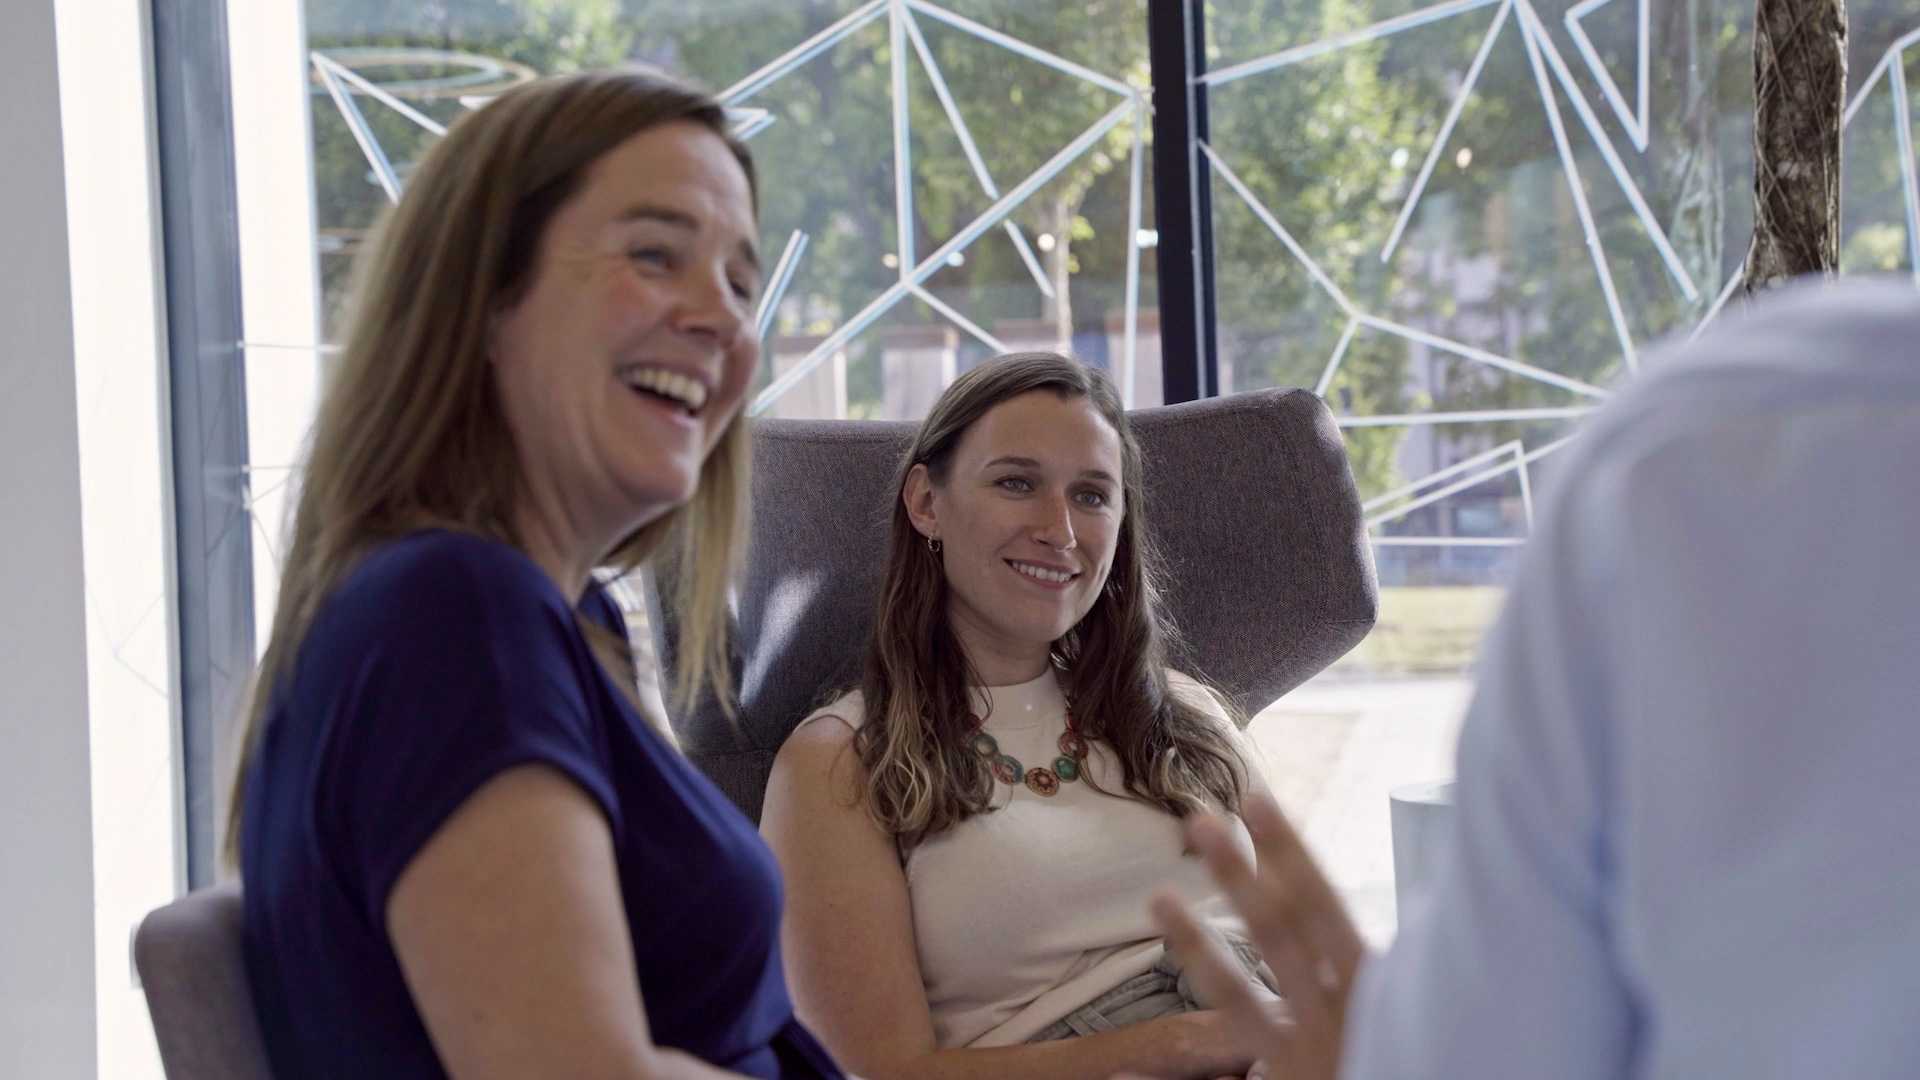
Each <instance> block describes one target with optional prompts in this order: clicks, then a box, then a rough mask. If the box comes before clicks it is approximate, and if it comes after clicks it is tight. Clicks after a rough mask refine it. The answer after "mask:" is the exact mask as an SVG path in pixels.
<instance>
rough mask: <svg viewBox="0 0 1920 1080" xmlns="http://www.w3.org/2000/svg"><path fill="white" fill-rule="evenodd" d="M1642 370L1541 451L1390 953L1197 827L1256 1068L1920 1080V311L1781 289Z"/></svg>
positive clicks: (1565, 1077) (1841, 290) (1288, 865)
mask: <svg viewBox="0 0 1920 1080" xmlns="http://www.w3.org/2000/svg"><path fill="white" fill-rule="evenodd" d="M1647 366H1648V368H1649V369H1650V370H1648V371H1647V373H1646V374H1644V375H1642V376H1640V377H1639V378H1638V379H1637V380H1636V381H1635V382H1633V383H1632V384H1631V385H1630V386H1629V387H1628V388H1627V389H1626V390H1625V391H1623V392H1622V393H1621V394H1620V395H1619V396H1618V398H1617V399H1616V400H1614V401H1613V402H1611V403H1609V404H1608V405H1607V406H1606V407H1605V408H1604V409H1602V410H1601V412H1600V413H1599V414H1597V415H1596V416H1594V417H1592V418H1591V419H1590V420H1589V422H1588V423H1587V425H1586V427H1585V429H1584V430H1583V432H1582V433H1581V435H1580V437H1579V439H1578V440H1577V441H1576V443H1575V444H1574V446H1572V447H1570V448H1569V449H1568V450H1567V451H1565V454H1566V457H1567V460H1565V461H1563V462H1561V465H1562V468H1561V469H1560V470H1559V472H1560V477H1561V479H1562V480H1563V481H1564V482H1563V483H1562V484H1561V485H1560V486H1559V488H1558V490H1557V493H1556V495H1555V496H1554V497H1553V498H1552V499H1551V501H1550V503H1549V508H1548V510H1547V511H1546V513H1545V515H1544V517H1543V520H1542V525H1541V527H1540V529H1539V531H1538V532H1537V533H1536V534H1535V537H1534V539H1533V541H1532V542H1531V543H1530V544H1529V545H1528V548H1527V551H1526V552H1525V554H1524V556H1523V558H1522V561H1521V568H1520V571H1519V576H1518V580H1517V581H1516V583H1515V585H1514V587H1513V589H1512V591H1511V593H1510V595H1509V598H1508V602H1507V606H1506V610H1505V612H1504V614H1503V615H1502V617H1501V619H1500V621H1499V624H1498V625H1497V627H1496V628H1495V630H1494V631H1493V633H1492V635H1491V637H1490V638H1489V639H1488V642H1487V645H1486V649H1485V653H1484V658H1483V664H1482V669H1481V672H1480V676H1479V686H1478V693H1477V696H1476V699H1475V701H1474V703H1473V706H1472V708H1471V709H1470V711H1469V713H1468V715H1467V719H1466V723H1465V726H1464V728H1463V731H1462V734H1461V741H1460V748H1459V767H1458V775H1459V783H1458V786H1457V788H1456V800H1457V809H1456V811H1455V813H1454V814H1453V815H1452V817H1453V820H1452V822H1451V824H1450V826H1449V829H1450V836H1449V840H1448V842H1447V844H1446V846H1445V849H1444V850H1443V851H1442V852H1441V858H1440V860H1439V869H1438V871H1437V873H1436V876H1435V880H1434V882H1433V884H1432V887H1431V889H1430V890H1429V892H1428V893H1427V894H1426V895H1425V896H1424V897H1423V898H1422V900H1421V901H1420V902H1417V903H1415V904H1413V905H1411V907H1412V910H1409V911H1405V912H1402V920H1401V929H1400V934H1399V939H1398V940H1397V941H1396V942H1395V943H1394V945H1393V947H1392V948H1391V949H1390V950H1389V951H1387V952H1386V953H1384V954H1382V955H1380V956H1377V957H1371V958H1369V957H1366V956H1365V955H1364V950H1363V949H1362V947H1361V945H1360V940H1359V938H1358V936H1357V935H1355V934H1354V933H1353V928H1352V925H1351V923H1350V922H1349V921H1348V920H1347V918H1346V915H1345V913H1344V912H1343V911H1342V910H1341V908H1340V905H1339V901H1338V900H1337V899H1336V898H1335V897H1334V894H1333V892H1332V890H1331V889H1330V888H1328V886H1327V884H1326V881H1325V879H1324V878H1323V877H1322V876H1321V875H1320V873H1319V871H1318V870H1317V869H1316V868H1315V867H1314V866H1313V863H1312V860H1311V858H1310V857H1309V856H1308V855H1307V853H1306V852H1305V849H1304V848H1303V847H1302V846H1301V845H1300V842H1299V840H1298V838H1297V837H1296V836H1295V835H1294V834H1293V832H1292V831H1291V829H1289V828H1288V826H1287V825H1286V823H1285V821H1284V819H1282V818H1281V816H1280V814H1279V812H1278V810H1277V808H1275V807H1274V806H1273V805H1272V804H1271V803H1270V802H1268V803H1264V804H1261V805H1256V806H1251V807H1249V812H1248V815H1247V821H1248V824H1249V826H1251V827H1253V828H1254V831H1255V835H1256V842H1257V847H1258V850H1259V858H1260V861H1259V867H1258V871H1257V873H1256V872H1255V870H1254V868H1253V867H1251V866H1249V865H1248V864H1246V863H1245V862H1244V861H1242V860H1241V859H1240V858H1239V856H1237V855H1234V854H1233V853H1232V852H1231V851H1230V850H1229V849H1228V848H1227V847H1226V846H1225V845H1223V844H1221V843H1220V840H1221V839H1222V833H1221V831H1220V830H1219V829H1218V823H1217V822H1200V823H1197V824H1196V825H1195V827H1194V829H1193V836H1194V839H1195V841H1196V843H1197V844H1198V846H1199V847H1200V848H1201V849H1202V850H1203V851H1204V852H1205V853H1206V855H1207V858H1208V860H1209V862H1210V864H1211V865H1212V867H1213V869H1214V871H1215V873H1216V875H1217V876H1219V877H1220V878H1221V880H1222V882H1223V884H1224V885H1225V886H1226V887H1227V889H1228V891H1229V893H1230V894H1231V895H1233V896H1234V898H1235V899H1236V901H1237V903H1238V904H1239V906H1240V907H1241V910H1242V912H1243V913H1244V914H1245V915H1246V916H1247V917H1248V919H1249V922H1250V923H1251V924H1252V926H1253V928H1254V929H1255V931H1256V935H1257V937H1258V939H1259V941H1260V943H1261V945H1262V948H1263V950H1264V951H1265V953H1266V956H1267V959H1268V961H1269V963H1270V965H1271V966H1273V967H1274V968H1275V969H1276V974H1278V975H1279V976H1280V977H1281V981H1282V983H1284V984H1286V986H1287V987H1289V988H1290V993H1289V998H1290V1001H1291V1004H1292V1006H1293V1010H1292V1012H1293V1015H1292V1016H1291V1017H1290V1018H1280V1017H1275V1016H1274V1015H1272V1014H1271V1013H1268V1012H1264V1011H1261V1010H1260V1009H1259V1008H1258V1007H1256V1006H1255V1005H1254V1003H1252V1002H1251V1001H1248V1000H1245V995H1244V994H1243V993H1240V992H1239V991H1238V989H1237V986H1236V984H1235V982H1234V981H1233V980H1231V979H1230V978H1228V977H1227V976H1228V975H1230V973H1231V972H1233V971H1237V968H1232V967H1226V966H1224V965H1222V966H1221V968H1220V970H1219V971H1218V972H1217V973H1216V974H1217V975H1218V976H1219V977H1218V978H1217V980H1216V981H1217V983H1218V990H1219V993H1220V994H1221V995H1222V996H1223V997H1225V998H1228V999H1234V998H1236V997H1237V998H1238V999H1239V1000H1238V1001H1237V1012H1236V1015H1237V1016H1238V1017H1239V1019H1240V1025H1239V1028H1238V1031H1239V1034H1240V1035H1241V1036H1242V1037H1244V1038H1246V1039H1247V1040H1249V1041H1250V1042H1251V1043H1254V1044H1257V1046H1258V1048H1259V1052H1261V1053H1263V1054H1265V1055H1266V1060H1265V1061H1264V1062H1263V1065H1264V1066H1265V1067H1266V1068H1267V1069H1268V1070H1269V1071H1270V1073H1271V1075H1272V1076H1274V1077H1276V1078H1279V1077H1285V1078H1287V1080H1311V1078H1313V1077H1330V1076H1333V1075H1336V1073H1337V1075H1339V1076H1342V1077H1346V1078H1349V1080H1375V1078H1395V1080H1399V1078H1413V1077H1447V1078H1456V1077H1457V1078H1473V1080H1483V1078H1484V1080H1498V1078H1507V1077H1512V1078H1524V1080H1587V1078H1592V1080H1601V1078H1609V1080H1611V1078H1618V1077H1649V1078H1662V1080H1665V1078H1673V1080H1679V1078H1688V1080H1691V1078H1699V1077H1737V1078H1741V1080H1756V1078H1772V1077H1809V1078H1811V1077H1818V1078H1821V1080H1826V1078H1832V1077H1846V1078H1850V1080H1851V1078H1868V1077H1915V1076H1920V839H1916V835H1917V834H1920V567H1917V566H1916V556H1915V550H1916V548H1917V547H1920V293H1916V292H1915V291H1914V290H1913V289H1912V288H1910V287H1908V286H1907V285H1905V284H1904V283H1893V282H1886V281H1880V282H1850V283H1846V284H1841V285H1832V286H1822V285H1815V284H1801V285H1795V286H1792V287H1790V288H1788V289H1785V290H1782V291H1780V292H1778V293H1774V294H1770V295H1768V296H1766V297H1765V298H1764V299H1763V300H1762V301H1761V302H1760V303H1758V304H1756V305H1755V306H1754V309H1753V310H1751V311H1749V312H1744V313H1742V314H1740V315H1738V316H1729V317H1727V318H1725V319H1723V321H1722V322H1721V323H1719V324H1717V325H1715V326H1714V327H1712V328H1710V329H1709V331H1708V332H1707V333H1706V334H1705V335H1703V336H1702V337H1701V338H1700V339H1699V340H1698V341H1696V342H1694V343H1692V344H1689V345H1684V346H1680V347H1678V348H1675V349H1672V350H1671V351H1669V352H1668V353H1667V354H1666V355H1664V356H1662V357H1655V358H1651V359H1650V360H1649V363H1648V365H1647ZM1158 911H1159V914H1160V915H1161V917H1162V919H1163V921H1164V922H1166V923H1167V924H1168V929H1169V933H1170V936H1172V937H1173V938H1175V940H1176V942H1177V943H1178V942H1180V941H1183V940H1184V941H1185V942H1186V943H1187V947H1189V948H1190V949H1192V950H1193V951H1195V952H1196V953H1201V954H1207V953H1208V945H1207V943H1206V942H1205V941H1203V940H1201V939H1199V938H1198V937H1196V936H1195V935H1194V934H1193V933H1192V931H1193V923H1192V921H1191V920H1190V919H1188V918H1186V917H1185V915H1184V913H1183V912H1182V911H1181V910H1180V909H1179V907H1178V905H1176V904H1173V903H1171V902H1161V903H1159V904H1158ZM1197 966H1206V965H1205V964H1204V962H1197Z"/></svg>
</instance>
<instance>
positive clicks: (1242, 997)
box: [1153, 893, 1287, 1056]
mask: <svg viewBox="0 0 1920 1080" xmlns="http://www.w3.org/2000/svg"><path fill="white" fill-rule="evenodd" d="M1153 916H1154V919H1155V921H1156V922H1158V923H1159V925H1160V931H1161V933H1163V934H1165V935H1166V938H1167V943H1168V944H1169V945H1170V946H1171V947H1172V948H1173V949H1174V950H1175V951H1176V952H1178V953H1179V954H1180V956H1181V958H1182V959H1183V960H1184V961H1185V966H1186V972H1187V974H1188V975H1189V976H1191V977H1192V979H1193V982H1194V986H1195V987H1197V988H1198V989H1199V991H1200V993H1201V994H1202V995H1204V998H1205V1000H1207V1001H1210V1002H1212V1003H1213V1004H1214V1006H1215V1007H1216V1008H1218V1009H1219V1010H1220V1012H1221V1013H1222V1014H1223V1015H1224V1016H1225V1017H1226V1019H1227V1023H1228V1025H1229V1026H1230V1027H1231V1029H1232V1031H1233V1035H1234V1039H1235V1042H1236V1043H1238V1044H1239V1046H1240V1049H1243V1050H1246V1051H1248V1052H1249V1056H1260V1055H1265V1054H1268V1053H1271V1052H1272V1051H1273V1048H1274V1046H1275V1044H1276V1042H1277V1041H1278V1040H1281V1039H1284V1038H1285V1037H1286V1033H1287V1028H1286V1025H1285V1024H1284V1023H1282V1022H1281V1020H1280V1019H1279V1018H1278V1017H1277V1016H1276V1015H1275V1013H1274V1010H1272V1009H1271V1008H1269V1007H1268V1006H1267V1003H1263V1002H1262V1001H1261V999H1260V998H1258V997H1256V996H1255V995H1254V993H1253V984H1252V983H1251V982H1249V981H1248V980H1247V977H1246V975H1245V974H1244V973H1243V972H1242V970H1241V968H1240V965H1239V963H1238V962H1237V961H1235V960H1234V959H1233V958H1232V957H1231V956H1229V955H1227V952H1226V950H1225V948H1223V947H1222V945H1221V943H1220V939H1219V938H1218V937H1217V936H1215V935H1213V934H1210V933H1208V932H1207V931H1206V930H1205V929H1204V928H1203V927H1202V926H1201V925H1200V923H1199V922H1198V921H1197V920H1195V919H1194V917H1193V913H1192V912H1190V911H1188V910H1187V906H1186V905H1185V904H1184V903H1182V902H1181V901H1180V900H1179V898H1177V897H1175V896H1173V895H1171V894H1169V893H1161V894H1160V895H1158V896H1156V897H1154V899H1153Z"/></svg>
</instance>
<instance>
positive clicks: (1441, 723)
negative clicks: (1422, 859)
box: [1247, 673, 1473, 945]
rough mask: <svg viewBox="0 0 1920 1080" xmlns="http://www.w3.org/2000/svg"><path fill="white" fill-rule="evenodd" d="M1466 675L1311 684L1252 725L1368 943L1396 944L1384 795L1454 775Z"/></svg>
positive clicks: (1336, 678)
mask: <svg viewBox="0 0 1920 1080" xmlns="http://www.w3.org/2000/svg"><path fill="white" fill-rule="evenodd" d="M1472 686H1473V684H1472V681H1471V680H1470V679H1468V678H1467V677H1465V676H1446V677H1399V678H1360V677H1355V676H1353V675H1348V674H1340V673H1335V674H1328V675H1322V676H1320V677H1319V678H1317V679H1314V680H1312V681H1310V682H1308V683H1306V684H1305V685H1304V686H1301V687H1300V688H1299V689H1297V690H1295V691H1293V693H1291V694H1288V695H1287V696H1286V697H1284V698H1282V699H1281V700H1280V701H1279V702H1278V703H1276V704H1275V705H1273V706H1272V707H1271V708H1269V709H1267V710H1266V711H1264V712H1262V713H1260V714H1259V715H1258V716H1256V717H1254V719H1253V722H1252V723H1251V724H1250V725H1249V726H1248V729H1247V730H1248V731H1249V732H1250V733H1251V734H1252V735H1253V737H1254V741H1255V743H1256V744H1257V745H1258V746H1259V747H1260V750H1261V752H1262V754H1263V755H1264V757H1265V765H1266V769H1267V780H1268V782H1269V783H1270V784H1272V785H1273V790H1274V795H1275V797H1276V798H1278V799H1279V800H1280V805H1281V807H1282V808H1283V809H1284V810H1286V812H1287V814H1288V816H1289V817H1290V818H1291V819H1292V820H1293V822H1294V827H1295V828H1297V829H1300V830H1301V835H1302V836H1303V837H1304V838H1305V839H1306V842H1307V845H1308V846H1309V847H1310V848H1312V849H1313V851H1314V854H1315V855H1316V856H1317V857H1318V858H1319V859H1320V861H1321V864H1322V865H1323V866H1325V867H1326V869H1327V873H1328V875H1329V876H1330V877H1331V878H1332V879H1333V882H1334V884H1335V886H1337V887H1338V888H1339V889H1340V890H1341V893H1342V894H1343V895H1344V896H1345V897H1346V899H1347V903H1348V906H1349V907H1350V908H1351V909H1352V911H1353V913H1354V918H1355V922H1356V923H1357V924H1358V925H1359V928H1360V931H1361V933H1362V934H1364V935H1365V936H1366V938H1367V939H1368V941H1370V942H1372V943H1374V944H1376V945H1382V944H1385V943H1386V942H1387V941H1388V940H1389V939H1390V938H1391V937H1392V935H1393V927H1394V899H1393V838H1392V832H1391V830H1390V828H1389V825H1388V822H1389V811H1388V805H1387V796H1388V793H1389V792H1391V791H1392V790H1393V789H1395V788H1397V787H1400V786H1402V785H1404V784H1418V783H1427V782H1431V781H1436V780H1447V779H1451V778H1452V776H1453V750H1454V742H1455V740H1456V738H1457V736H1458V734H1459V729H1460V718H1461V715H1462V714H1463V713H1464V711H1465V709H1466V706H1467V701H1468V699H1469V697H1470V695H1471V693H1472Z"/></svg>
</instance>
